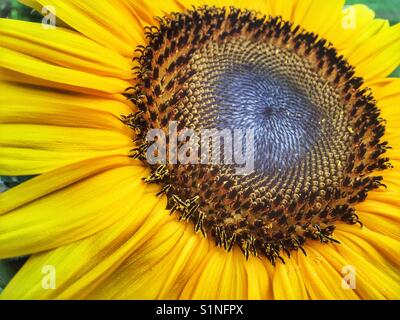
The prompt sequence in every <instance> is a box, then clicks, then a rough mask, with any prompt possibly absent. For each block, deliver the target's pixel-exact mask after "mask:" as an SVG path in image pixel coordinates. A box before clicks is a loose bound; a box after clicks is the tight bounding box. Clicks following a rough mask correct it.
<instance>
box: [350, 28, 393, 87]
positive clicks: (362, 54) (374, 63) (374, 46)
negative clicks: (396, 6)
mask: <svg viewBox="0 0 400 320" xmlns="http://www.w3.org/2000/svg"><path fill="white" fill-rule="evenodd" d="M347 58H348V59H349V62H350V63H351V64H352V65H354V66H356V71H357V74H359V75H360V76H362V77H363V78H365V79H366V80H369V79H373V78H379V77H385V76H388V75H389V74H390V73H392V72H393V70H395V69H396V68H397V67H398V66H399V64H400V23H399V24H397V25H395V26H392V27H390V28H387V29H385V30H383V31H381V32H379V33H378V34H376V35H374V36H373V37H371V38H370V39H368V40H367V41H365V42H364V43H363V44H362V45H360V46H359V47H358V48H357V49H356V50H354V51H352V52H351V53H350V54H348V55H347Z"/></svg>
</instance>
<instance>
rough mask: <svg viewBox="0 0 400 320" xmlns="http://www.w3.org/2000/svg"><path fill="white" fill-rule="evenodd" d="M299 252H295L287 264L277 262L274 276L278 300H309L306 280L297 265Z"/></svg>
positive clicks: (275, 295) (287, 260) (274, 288)
mask: <svg viewBox="0 0 400 320" xmlns="http://www.w3.org/2000/svg"><path fill="white" fill-rule="evenodd" d="M297 254H298V253H297V252H293V254H292V257H291V258H290V259H285V264H283V263H282V262H281V261H277V263H276V266H275V270H274V275H273V277H274V278H273V292H274V298H275V299H277V300H303V299H307V298H308V294H307V290H306V287H305V283H304V281H305V280H304V279H303V277H302V275H301V273H300V266H299V264H298V263H297Z"/></svg>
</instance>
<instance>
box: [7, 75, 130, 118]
mask: <svg viewBox="0 0 400 320" xmlns="http://www.w3.org/2000/svg"><path fill="white" fill-rule="evenodd" d="M0 91H1V93H2V94H1V96H0V103H1V104H2V105H6V104H7V103H12V102H14V103H19V104H23V103H25V104H26V105H29V104H31V103H32V104H39V103H41V104H43V105H47V106H56V105H59V104H63V105H65V106H73V107H79V106H80V107H83V108H87V109H93V110H99V111H103V112H108V113H111V114H113V115H115V116H117V117H121V115H128V114H130V113H132V112H133V111H135V109H134V107H133V104H132V103H130V102H129V101H126V98H125V97H122V95H111V94H104V95H103V96H100V95H96V96H92V95H88V94H79V93H72V92H69V93H68V92H61V91H56V90H51V89H50V90H49V89H43V88H40V87H32V86H24V85H21V84H15V83H12V82H6V81H0ZM27 108H28V107H27Z"/></svg>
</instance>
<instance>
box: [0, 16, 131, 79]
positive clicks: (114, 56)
mask: <svg viewBox="0 0 400 320" xmlns="http://www.w3.org/2000/svg"><path fill="white" fill-rule="evenodd" d="M0 43H1V45H2V47H4V48H7V49H10V50H13V51H17V52H21V53H25V54H28V55H30V56H33V57H36V58H39V59H42V60H45V61H48V62H50V63H52V64H56V65H59V66H62V67H66V68H70V69H75V70H81V71H85V72H87V73H92V74H97V75H100V76H105V77H116V78H122V79H132V78H133V76H132V72H131V68H132V62H131V61H130V59H129V58H125V57H123V56H121V55H119V54H118V53H117V52H115V51H113V50H110V49H108V48H105V47H103V46H101V45H99V44H97V43H96V42H94V41H92V40H90V39H88V38H86V37H84V36H82V35H81V34H79V33H76V32H73V31H71V30H67V29H63V28H60V27H58V28H56V29H45V28H43V26H42V24H40V23H32V22H26V21H18V20H11V19H0Z"/></svg>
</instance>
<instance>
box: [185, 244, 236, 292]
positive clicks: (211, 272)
mask: <svg viewBox="0 0 400 320" xmlns="http://www.w3.org/2000/svg"><path fill="white" fill-rule="evenodd" d="M229 255H230V253H229V252H225V251H224V250H221V249H220V248H213V249H212V250H210V251H209V254H208V255H207V257H205V259H204V260H205V261H204V264H201V265H200V266H199V273H200V276H199V277H198V278H197V277H194V278H193V279H196V278H197V279H196V280H195V281H191V280H189V283H187V285H186V287H185V291H186V290H188V289H189V288H191V289H192V290H193V291H192V292H191V299H195V300H199V299H201V300H203V299H229V297H221V296H220V290H222V284H221V279H222V277H223V274H224V272H225V271H226V270H225V264H226V261H227V259H228V256H229ZM187 294H188V293H185V294H184V295H187Z"/></svg>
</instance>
